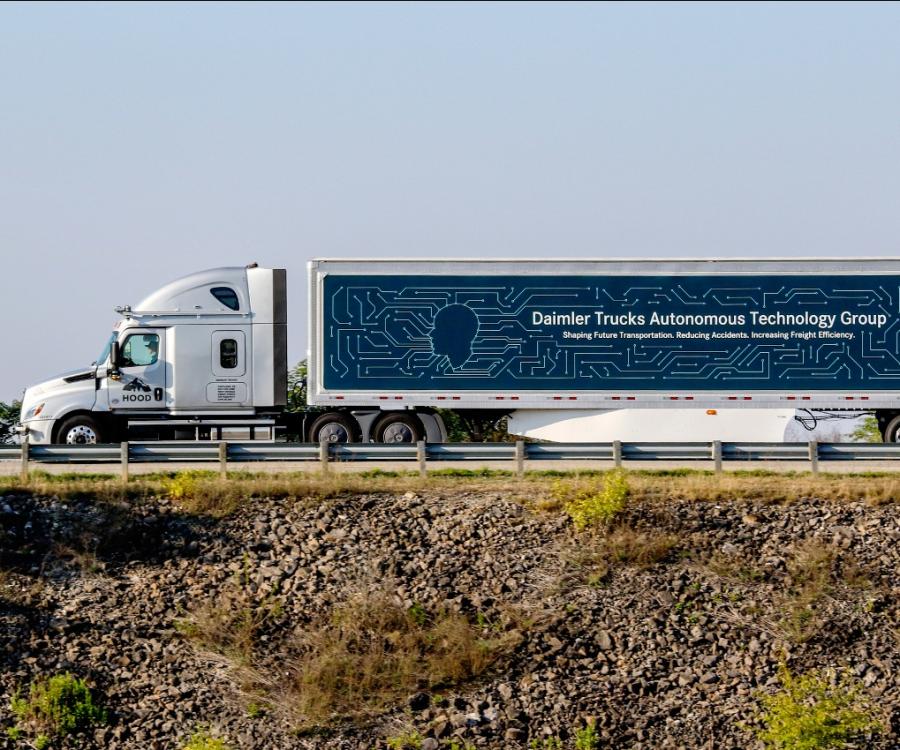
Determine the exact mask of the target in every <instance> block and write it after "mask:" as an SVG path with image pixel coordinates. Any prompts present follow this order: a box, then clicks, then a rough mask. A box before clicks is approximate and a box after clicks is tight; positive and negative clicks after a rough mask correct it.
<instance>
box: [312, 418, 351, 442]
mask: <svg viewBox="0 0 900 750" xmlns="http://www.w3.org/2000/svg"><path fill="white" fill-rule="evenodd" d="M357 435H359V425H357V424H356V420H355V419H353V417H351V416H349V415H347V414H344V413H343V412H339V411H330V412H328V413H326V414H321V415H319V416H318V417H316V419H315V421H314V422H313V423H312V425H310V428H309V439H310V441H312V442H313V443H321V442H322V441H323V440H324V441H325V442H326V443H355V442H356V441H357V439H358V438H357Z"/></svg>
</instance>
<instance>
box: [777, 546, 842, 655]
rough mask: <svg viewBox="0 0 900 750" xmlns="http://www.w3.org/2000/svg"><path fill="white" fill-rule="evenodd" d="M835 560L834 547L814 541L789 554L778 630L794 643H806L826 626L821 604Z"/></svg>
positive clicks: (827, 588) (831, 578) (826, 593)
mask: <svg viewBox="0 0 900 750" xmlns="http://www.w3.org/2000/svg"><path fill="white" fill-rule="evenodd" d="M835 558H836V552H835V549H834V547H832V546H830V545H826V544H823V543H822V542H821V541H819V540H816V539H807V540H806V541H804V542H801V543H800V544H798V545H797V546H796V547H795V548H794V549H793V550H792V551H791V554H790V556H789V558H788V561H787V568H788V575H789V576H790V578H789V582H788V589H787V591H786V592H785V598H784V604H783V605H782V610H783V617H782V621H781V626H782V628H783V630H784V632H785V634H786V635H787V636H788V637H789V638H790V639H791V640H792V641H794V642H795V643H803V642H804V641H808V640H809V639H810V638H812V637H813V636H815V635H816V634H817V633H818V632H819V631H821V629H822V628H823V627H824V626H825V618H824V616H823V613H822V603H823V600H824V599H825V597H827V596H828V595H829V594H830V593H831V592H832V590H833V583H834V581H833V579H834V566H835Z"/></svg>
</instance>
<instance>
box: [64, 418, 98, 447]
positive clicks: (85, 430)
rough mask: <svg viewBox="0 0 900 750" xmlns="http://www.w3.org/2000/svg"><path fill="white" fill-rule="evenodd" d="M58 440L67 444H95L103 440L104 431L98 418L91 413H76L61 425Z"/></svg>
mask: <svg viewBox="0 0 900 750" xmlns="http://www.w3.org/2000/svg"><path fill="white" fill-rule="evenodd" d="M56 442H57V443H61V444H65V445H95V444H97V443H102V442H103V431H102V430H101V429H100V425H99V423H98V422H97V420H96V419H94V418H93V417H92V416H90V415H89V414H76V415H75V416H72V417H69V418H68V419H66V420H64V421H63V423H62V424H61V425H60V426H59V430H57V432H56Z"/></svg>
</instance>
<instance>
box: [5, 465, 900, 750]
mask: <svg viewBox="0 0 900 750" xmlns="http://www.w3.org/2000/svg"><path fill="white" fill-rule="evenodd" d="M618 523H619V525H620V526H621V527H622V528H625V529H626V531H621V532H617V534H613V535H611V536H604V535H590V534H581V535H579V534H576V533H575V531H574V530H573V528H572V526H571V523H570V522H569V521H568V519H567V518H566V517H565V516H564V515H563V514H562V513H561V512H559V511H558V510H544V511H540V510H535V509H533V508H526V507H524V506H523V505H522V504H519V503H516V502H513V501H511V500H509V499H507V498H506V497H504V496H503V495H498V494H497V493H495V492H477V493H475V492H471V491H466V489H465V483H464V482H461V483H460V485H459V488H458V489H457V490H454V491H451V492H448V493H443V494H438V493H436V492H434V493H432V492H422V493H421V494H416V493H411V492H410V493H406V494H403V495H390V494H387V495H383V494H371V495H363V496H352V497H339V498H336V499H327V500H322V501H318V502H314V503H313V502H304V503H301V502H293V503H287V502H281V501H277V502H276V501H272V500H262V501H255V502H253V503H252V504H247V505H245V506H244V507H243V508H242V509H241V510H239V511H238V512H236V513H235V514H233V515H231V516H229V517H227V518H224V519H215V518H210V517H202V516H192V515H190V514H187V513H184V512H183V511H181V510H179V508H178V507H177V506H176V505H175V504H173V503H172V502H170V501H168V500H166V499H165V498H156V499H151V500H144V501H139V502H138V501H135V502H133V503H131V504H128V505H120V506H115V505H107V504H102V503H99V504H98V503H95V502H93V501H92V500H91V499H90V498H85V499H82V500H70V501H66V502H63V501H60V500H59V499H55V498H53V497H35V496H31V495H29V494H23V493H15V494H6V495H4V496H2V497H0V575H2V578H0V698H2V703H0V726H2V727H6V726H9V725H11V724H12V717H11V714H10V711H9V701H8V698H9V696H10V695H11V694H12V693H13V691H14V690H15V689H16V688H17V687H19V686H23V685H27V684H28V683H29V682H30V681H31V680H32V679H33V678H35V677H36V676H40V675H48V674H54V673H58V672H64V671H71V672H72V673H73V674H77V675H80V676H83V677H86V678H88V680H89V681H90V682H91V684H92V685H94V686H95V689H96V692H97V694H98V695H99V696H100V698H101V700H102V701H103V703H104V705H106V706H107V707H108V709H109V712H110V716H109V723H108V725H107V726H105V727H102V728H100V729H97V730H96V731H95V732H94V733H93V734H91V735H89V736H85V735H80V736H77V737H72V738H69V739H68V740H67V741H66V743H64V745H63V746H65V747H73V748H74V747H83V748H110V749H111V750H115V749H116V748H135V749H138V748H139V749H140V750H163V749H166V750H169V749H174V748H180V747H181V745H182V744H183V742H184V740H185V738H186V737H187V736H189V735H190V734H191V733H192V732H193V731H194V730H195V729H196V728H197V727H198V726H204V727H207V728H209V730H210V732H211V733H213V734H215V735H217V736H221V737H224V738H226V739H227V740H228V741H229V742H230V744H231V745H232V746H233V747H235V748H242V749H243V748H247V749H248V750H250V749H257V748H258V749H259V750H262V749H263V748H265V749H266V750H268V749H270V748H322V749H323V750H324V749H325V748H341V749H344V748H347V749H351V748H352V749H354V750H356V749H357V748H358V749H359V750H362V749H363V748H366V749H367V750H368V749H369V748H379V747H384V741H385V738H387V737H389V736H397V735H399V734H401V733H403V732H412V731H415V732H418V733H419V734H420V736H421V737H422V738H423V740H424V742H423V745H422V746H423V747H425V748H432V749H433V748H437V747H449V746H450V741H451V740H453V739H455V740H457V741H458V746H459V747H462V746H463V743H464V742H470V743H472V744H473V745H474V746H475V747H478V748H498V749H499V748H527V747H529V745H530V744H531V743H534V741H535V740H537V741H538V742H539V743H541V742H543V741H544V739H546V738H559V739H560V740H561V741H562V742H563V744H564V746H565V747H571V746H572V744H571V743H572V739H571V738H572V732H573V729H574V728H575V727H578V726H583V725H584V723H585V722H586V721H587V720H589V719H591V718H593V719H595V720H596V725H597V728H598V731H599V734H600V736H601V743H600V745H599V746H600V747H603V748H606V747H609V748H635V749H637V748H646V749H648V750H649V749H650V748H717V749H719V748H752V747H757V746H760V745H759V743H758V742H757V740H755V738H754V734H753V724H754V721H755V716H756V714H757V712H758V703H757V700H756V698H757V695H758V694H759V692H760V691H773V690H775V689H777V687H778V684H779V683H778V667H779V664H781V663H785V664H788V665H789V666H790V668H791V669H792V670H794V671H798V672H802V671H806V670H808V669H812V668H821V667H845V668H847V669H848V670H850V671H851V672H852V673H853V674H854V675H855V676H856V678H857V679H858V680H859V683H860V684H861V685H862V686H863V688H864V690H865V693H866V695H868V696H869V697H870V699H871V702H872V703H873V705H874V706H875V707H876V708H877V710H878V711H879V713H880V716H881V718H882V720H883V721H884V724H885V730H884V732H883V733H882V734H881V735H880V736H879V737H877V738H873V739H871V740H870V744H869V745H868V746H869V747H872V748H892V747H897V746H898V743H900V689H898V688H900V677H898V669H900V636H898V628H900V616H898V606H900V605H898V602H900V599H898V595H900V584H898V581H897V570H898V564H900V547H898V544H897V543H898V541H900V512H898V509H897V506H896V505H894V504H885V505H882V506H880V507H869V506H866V505H864V504H861V503H836V502H828V503H826V502H820V501H816V500H815V499H809V500H806V501H803V502H796V503H792V504H789V505H774V504H767V503H764V502H762V501H760V502H748V501H734V502H721V503H701V502H673V503H666V502H653V503H650V502H643V503H635V504H632V505H631V506H630V507H629V508H628V509H627V511H626V512H625V514H624V515H623V517H622V518H621V519H620V520H619V522H618ZM366 589H379V590H386V591H389V592H390V594H391V595H392V596H394V597H395V600H396V601H397V602H398V603H399V604H400V605H401V606H403V607H410V606H417V607H421V608H423V609H424V610H425V611H432V610H434V609H435V608H438V607H449V608H450V609H454V610H459V611H461V612H464V613H467V614H470V615H471V616H472V617H473V618H475V617H476V616H477V617H478V618H481V620H480V621H482V622H491V621H498V622H499V621H500V620H501V619H502V613H504V612H507V611H509V610H510V608H512V611H515V612H517V613H518V616H519V618H520V620H519V621H518V622H517V624H515V626H514V627H515V630H516V634H517V636H518V637H517V638H516V640H515V641H514V645H513V646H512V647H511V648H512V651H511V652H510V653H508V654H506V655H504V656H503V657H502V658H501V659H500V661H498V662H497V663H496V664H495V665H494V666H493V667H491V668H490V669H489V670H488V671H487V672H486V673H485V674H483V675H481V676H480V677H479V678H477V679H475V680H473V681H469V682H467V683H465V684H462V685H458V686H456V687H453V688H447V689H441V690H439V691H428V690H422V691H418V692H413V693H411V694H410V695H409V696H404V698H403V699H402V700H400V702H399V703H398V704H397V705H396V706H394V707H393V708H389V709H387V710H384V711H381V712H380V713H378V714H377V715H375V716H371V717H369V718H367V719H366V720H364V721H360V722H355V723H354V722H344V723H340V722H338V723H336V724H333V725H332V726H331V727H330V728H328V729H325V730H322V731H319V732H305V733H297V732H296V731H294V728H295V727H296V716H293V715H291V714H290V712H288V711H282V710H281V709H280V707H279V706H278V705H277V701H276V703H275V704H274V705H271V706H268V707H267V708H266V710H257V709H255V707H254V706H253V705H251V703H252V702H251V700H250V699H249V698H248V697H247V696H246V685H245V684H242V679H241V676H240V673H239V671H237V670H235V669H234V667H233V664H231V663H230V662H229V660H228V659H227V658H225V657H223V656H221V655H217V654H214V653H210V652H209V651H208V650H206V649H204V648H202V647H199V646H198V644H197V642H196V639H191V638H190V637H188V635H189V633H188V634H187V635H186V629H185V627H184V626H183V623H184V622H190V619H191V613H192V612H197V611H198V610H200V609H202V608H204V607H207V608H208V607H209V606H211V605H216V604H217V603H218V604H219V605H220V606H222V604H223V603H226V604H225V606H227V603H228V602H231V601H233V598H234V597H235V596H237V595H239V596H242V597H245V598H246V599H247V600H249V601H252V600H256V601H259V600H261V599H263V598H266V600H268V601H271V600H277V605H278V607H277V613H276V614H275V615H274V616H273V617H272V618H271V619H270V620H268V621H267V622H266V625H265V627H263V628H260V629H259V632H258V633H257V637H258V638H259V640H258V642H256V643H254V644H253V649H254V650H255V651H256V652H257V653H258V654H259V655H260V660H261V662H260V663H261V664H263V665H264V666H265V668H266V669H267V670H269V671H270V677H271V681H272V682H273V683H275V684H277V683H278V681H279V679H280V678H279V669H280V665H279V663H278V656H277V653H278V652H277V650H276V649H275V644H277V643H278V642H279V639H281V638H282V637H283V636H284V634H285V633H288V632H291V631H296V630H302V629H303V628H304V626H305V625H306V624H307V623H309V622H310V621H311V620H312V619H313V618H315V617H316V616H317V615H319V614H320V613H323V612H328V611H330V610H331V608H332V607H334V606H336V605H339V604H340V603H341V602H343V601H345V600H346V599H347V598H348V597H349V596H351V595H353V594H358V593H359V592H360V591H365V590H366ZM478 613H481V614H478ZM180 623H181V625H180ZM504 627H509V628H512V627H513V626H512V625H509V626H504ZM267 644H272V652H271V653H270V654H269V655H268V660H267V655H266V649H267ZM242 688H243V689H244V690H243V691H242ZM4 743H5V744H4ZM0 747H2V748H13V747H21V745H17V744H16V743H14V742H13V741H12V740H9V739H6V738H5V737H2V736H0Z"/></svg>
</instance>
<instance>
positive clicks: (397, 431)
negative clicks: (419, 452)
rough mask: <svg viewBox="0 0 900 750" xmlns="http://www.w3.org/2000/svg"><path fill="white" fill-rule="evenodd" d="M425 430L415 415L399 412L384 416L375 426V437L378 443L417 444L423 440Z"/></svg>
mask: <svg viewBox="0 0 900 750" xmlns="http://www.w3.org/2000/svg"><path fill="white" fill-rule="evenodd" d="M424 434H425V429H424V428H423V427H422V422H421V420H420V419H419V418H418V417H417V416H416V415H415V414H408V413H405V412H398V413H396V414H387V415H385V416H383V417H382V418H381V419H379V420H378V422H377V423H376V425H375V429H374V431H373V436H374V438H375V442H376V443H389V444H391V445H395V444H397V443H417V442H418V441H419V440H422V435H424Z"/></svg>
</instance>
